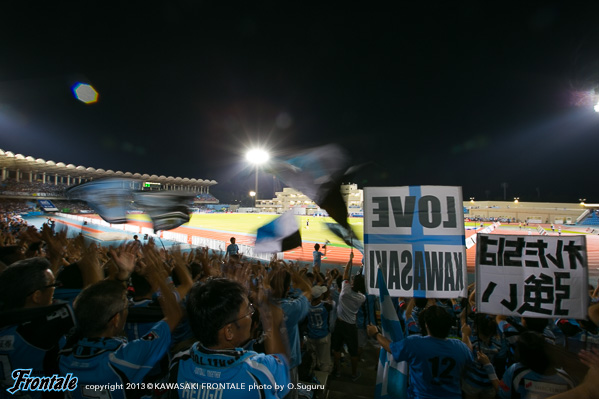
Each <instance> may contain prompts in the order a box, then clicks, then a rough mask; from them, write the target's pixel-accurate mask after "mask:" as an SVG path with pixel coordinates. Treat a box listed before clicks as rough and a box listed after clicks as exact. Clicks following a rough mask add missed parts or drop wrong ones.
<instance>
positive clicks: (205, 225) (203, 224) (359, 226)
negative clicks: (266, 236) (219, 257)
mask: <svg viewBox="0 0 599 399" xmlns="http://www.w3.org/2000/svg"><path fill="white" fill-rule="evenodd" d="M129 216H130V218H131V219H133V220H138V221H148V222H149V219H148V218H147V217H146V216H145V215H129ZM278 216H279V215H269V214H258V213H194V214H192V215H191V220H190V221H189V223H187V224H185V225H184V227H187V228H195V229H201V230H212V231H217V232H229V233H231V234H234V233H239V234H243V235H247V236H254V237H255V235H256V231H258V228H260V227H261V226H263V225H265V224H266V223H268V222H271V221H272V220H274V219H275V218H277V217H278ZM296 219H297V221H298V227H301V230H300V233H301V235H302V241H304V242H310V243H316V242H318V243H323V242H325V241H326V240H329V241H330V242H331V246H340V247H348V246H347V245H345V244H344V243H343V241H342V240H341V239H340V238H338V237H337V236H336V235H334V234H333V233H331V232H330V231H329V229H328V228H327V226H326V224H325V223H327V222H328V223H334V221H333V219H331V218H329V217H309V216H297V217H296ZM307 221H309V225H307V224H306V222H307ZM349 223H350V225H351V226H352V227H353V228H354V231H355V232H356V235H357V236H358V238H359V239H360V240H363V239H364V234H363V230H364V229H363V227H364V224H363V219H362V218H350V219H349Z"/></svg>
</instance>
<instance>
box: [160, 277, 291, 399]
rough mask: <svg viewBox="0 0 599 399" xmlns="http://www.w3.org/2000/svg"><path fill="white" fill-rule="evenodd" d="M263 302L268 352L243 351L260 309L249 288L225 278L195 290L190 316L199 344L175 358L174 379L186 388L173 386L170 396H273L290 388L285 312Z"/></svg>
mask: <svg viewBox="0 0 599 399" xmlns="http://www.w3.org/2000/svg"><path fill="white" fill-rule="evenodd" d="M261 297H264V296H263V295H262V296H261ZM257 306H258V307H259V308H260V319H261V321H262V324H263V328H264V331H265V333H266V339H265V352H266V353H265V354H259V353H257V352H254V351H251V350H244V349H242V347H243V346H244V345H245V344H246V343H247V342H248V340H249V339H250V334H251V327H252V315H253V314H254V312H255V309H254V305H253V304H251V303H250V302H249V299H248V295H247V289H246V288H244V287H243V286H242V285H241V284H240V283H238V282H236V281H233V280H229V279H223V278H217V279H211V280H208V281H207V282H206V283H204V284H201V283H198V284H196V285H195V286H194V287H193V288H192V290H191V292H190V294H189V298H188V301H187V314H188V317H189V321H190V324H191V328H192V330H193V332H194V335H195V338H196V339H197V342H195V343H194V344H193V345H192V347H191V348H190V349H188V350H186V351H184V352H180V353H179V354H177V355H176V356H175V357H174V358H173V360H172V362H171V368H170V372H169V381H170V382H178V383H181V385H183V386H182V387H179V388H180V389H178V390H170V391H169V395H170V396H172V397H180V398H221V399H231V398H236V399H237V398H242V399H246V398H247V399H250V398H256V399H257V398H268V399H270V398H282V397H284V396H285V395H286V394H287V393H288V392H289V387H288V384H289V382H290V378H289V366H288V360H287V356H288V355H287V351H286V348H285V344H284V342H283V337H282V335H281V332H280V329H281V328H283V327H284V322H283V313H282V311H281V309H279V308H278V307H277V306H274V305H269V304H268V303H266V301H265V300H263V299H260V304H258V305H257ZM185 383H192V384H196V383H197V385H191V384H190V385H188V386H187V387H186V386H185V385H184V384H185ZM268 387H270V388H268Z"/></svg>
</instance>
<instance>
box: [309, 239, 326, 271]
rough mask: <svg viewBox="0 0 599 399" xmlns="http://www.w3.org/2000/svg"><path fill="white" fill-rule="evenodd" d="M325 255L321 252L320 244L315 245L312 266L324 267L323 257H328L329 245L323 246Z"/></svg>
mask: <svg viewBox="0 0 599 399" xmlns="http://www.w3.org/2000/svg"><path fill="white" fill-rule="evenodd" d="M322 249H324V253H322V252H320V244H318V243H316V244H314V251H313V252H312V258H313V260H312V266H318V267H320V266H322V257H323V256H327V244H324V245H323V246H322Z"/></svg>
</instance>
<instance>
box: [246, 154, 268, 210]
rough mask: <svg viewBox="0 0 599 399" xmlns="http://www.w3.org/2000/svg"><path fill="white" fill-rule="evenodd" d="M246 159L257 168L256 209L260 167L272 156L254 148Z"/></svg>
mask: <svg viewBox="0 0 599 399" xmlns="http://www.w3.org/2000/svg"><path fill="white" fill-rule="evenodd" d="M245 159H246V160H247V161H248V162H249V163H251V164H253V165H255V166H256V185H255V187H254V195H253V196H252V197H254V207H256V201H257V200H258V166H260V165H262V164H265V163H266V162H268V160H269V159H270V155H269V154H268V152H266V151H264V150H263V149H261V148H254V149H251V150H249V151H248V152H247V153H246V154H245ZM250 195H251V194H250Z"/></svg>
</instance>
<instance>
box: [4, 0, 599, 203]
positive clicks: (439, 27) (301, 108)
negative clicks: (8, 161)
mask: <svg viewBox="0 0 599 399" xmlns="http://www.w3.org/2000/svg"><path fill="white" fill-rule="evenodd" d="M225 3H226V4H225ZM323 3H324V2H287V1H283V2H280V1H279V2H238V3H232V2H200V1H191V0H186V1H176V0H168V1H166V0H165V1H162V2H159V1H152V0H150V1H139V2H124V1H123V2H100V1H97V2H93V1H83V2H26V1H10V2H3V4H2V5H0V148H1V149H3V150H10V151H12V152H14V153H22V154H23V155H31V156H33V157H35V158H43V159H45V160H53V161H55V162H59V161H61V162H64V163H67V164H68V163H72V164H75V165H84V166H86V167H89V166H92V167H95V168H104V169H112V170H115V171H117V170H121V171H123V172H127V171H129V172H132V173H135V172H139V173H148V174H157V175H165V176H171V175H172V176H181V177H189V178H192V177H194V178H199V179H210V180H212V179H214V180H216V181H218V182H219V184H218V185H217V186H215V187H214V189H213V190H212V192H213V193H214V194H215V195H216V196H217V197H218V198H219V199H221V201H223V202H230V201H233V200H244V199H245V200H247V198H248V197H247V193H248V191H249V190H250V189H252V188H253V184H254V175H253V170H251V169H250V168H249V167H248V166H247V164H246V162H245V161H244V158H243V155H244V153H245V151H246V150H247V149H248V148H249V147H251V146H253V145H261V146H264V147H266V148H268V149H270V151H271V152H272V153H273V154H274V155H275V156H286V155H288V154H291V153H293V152H294V151H297V150H303V149H306V148H310V147H314V146H318V145H324V144H328V143H338V144H340V145H342V146H343V147H345V148H346V149H347V150H348V152H349V153H350V154H351V157H352V160H353V162H354V163H356V164H357V163H368V165H369V166H367V167H366V168H364V169H363V170H362V171H361V172H360V173H359V174H358V175H357V176H356V177H355V178H354V182H355V183H358V185H359V187H360V188H363V187H367V186H395V185H429V184H433V185H458V186H462V187H463V195H464V197H465V198H466V199H468V198H469V197H475V198H476V199H477V200H487V199H488V200H503V199H504V189H503V186H502V184H504V183H506V184H507V188H506V190H505V196H506V199H507V200H512V199H513V197H515V196H518V197H520V200H521V201H564V202H577V201H578V200H579V198H586V199H587V201H588V202H599V185H598V184H596V178H595V177H594V168H595V167H596V166H597V165H598V163H599V162H598V158H599V157H598V156H597V154H598V151H599V114H597V113H595V112H594V111H593V106H594V104H596V103H597V100H598V98H599V97H598V96H597V95H596V94H595V90H596V89H597V90H598V94H599V23H598V20H597V15H598V12H599V4H597V3H595V2H593V3H592V2H588V3H576V4H570V3H565V2H564V3H561V2H534V4H533V2H507V3H504V2H501V3H499V2H489V1H465V2H459V3H455V2H448V1H444V2H428V1H427V2H411V3H414V4H404V2H394V3H391V2H389V3H388V5H387V4H386V3H384V2H381V3H364V2H359V3H356V4H353V5H352V4H350V3H349V2H337V3H336V4H335V5H331V4H329V5H325V4H323ZM405 3H407V2H405ZM76 82H84V83H89V84H91V85H93V86H94V87H95V88H96V90H97V91H98V92H99V94H100V97H99V101H98V102H97V103H96V104H91V105H85V104H83V103H81V102H79V101H77V100H76V99H75V98H74V97H73V95H72V92H71V87H72V86H73V84H75V83H76ZM260 181H261V185H260V190H259V191H260V193H261V195H260V196H261V197H264V196H266V197H270V196H271V195H272V192H273V188H274V189H276V190H280V189H281V184H280V183H279V182H277V181H273V179H272V177H270V176H268V175H266V174H261V175H260ZM273 186H274V187H273Z"/></svg>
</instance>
